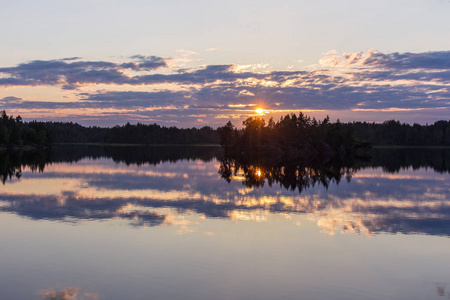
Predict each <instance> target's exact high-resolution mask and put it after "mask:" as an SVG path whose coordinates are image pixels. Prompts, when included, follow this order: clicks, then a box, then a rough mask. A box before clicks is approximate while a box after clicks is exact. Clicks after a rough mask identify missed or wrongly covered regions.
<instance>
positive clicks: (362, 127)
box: [218, 112, 450, 157]
mask: <svg viewBox="0 0 450 300" xmlns="http://www.w3.org/2000/svg"><path fill="white" fill-rule="evenodd" d="M218 133H219V136H220V140H221V145H222V146H223V148H224V149H225V150H226V151H231V150H232V151H234V152H239V153H243V152H245V153H253V154H254V153H262V152H270V153H271V155H272V156H274V155H275V156H280V155H287V156H292V155H294V156H303V157H311V156H314V155H321V156H323V155H324V154H326V153H328V154H330V153H340V154H345V153H350V152H352V151H355V150H358V149H362V148H364V147H367V146H369V145H398V146H450V121H444V120H441V121H436V122H435V123H434V124H432V125H428V124H427V125H420V124H417V123H415V124H413V125H409V124H406V123H400V122H399V121H395V120H389V121H385V122H383V123H381V124H380V123H374V122H373V123H369V122H349V123H341V122H340V121H339V120H337V122H335V123H332V122H330V118H329V117H328V116H327V117H326V118H325V119H324V120H319V121H318V120H316V119H315V118H310V117H308V116H306V115H304V114H303V113H301V112H300V114H299V115H298V116H297V115H296V114H287V115H285V116H283V117H281V118H280V120H279V121H274V120H273V119H272V118H271V119H270V120H269V121H268V122H266V121H265V120H264V119H263V118H261V117H250V118H248V119H247V120H245V121H244V122H243V128H242V129H238V128H236V127H235V126H234V125H233V124H232V123H231V122H228V123H227V124H226V125H225V126H222V127H219V128H218Z"/></svg>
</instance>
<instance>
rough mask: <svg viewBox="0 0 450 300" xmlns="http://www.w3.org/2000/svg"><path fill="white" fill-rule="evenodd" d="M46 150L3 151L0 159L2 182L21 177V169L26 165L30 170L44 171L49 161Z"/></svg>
mask: <svg viewBox="0 0 450 300" xmlns="http://www.w3.org/2000/svg"><path fill="white" fill-rule="evenodd" d="M49 155H50V154H49V152H48V151H13V152H6V153H3V155H2V156H1V159H0V176H1V180H2V183H3V184H5V182H6V181H7V180H8V179H9V180H11V179H13V178H18V179H19V178H20V177H22V170H23V169H24V168H25V167H28V168H29V169H30V170H31V171H32V172H44V168H45V165H46V164H47V163H48V161H49Z"/></svg>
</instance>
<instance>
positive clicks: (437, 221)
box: [0, 147, 450, 236]
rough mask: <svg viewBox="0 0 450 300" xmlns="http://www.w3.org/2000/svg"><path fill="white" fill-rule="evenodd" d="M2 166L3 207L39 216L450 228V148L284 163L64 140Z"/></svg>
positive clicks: (7, 157)
mask: <svg viewBox="0 0 450 300" xmlns="http://www.w3.org/2000/svg"><path fill="white" fill-rule="evenodd" d="M1 171H2V179H3V183H4V185H3V188H2V190H1V192H0V211H3V212H9V213H14V214H17V215H21V216H24V217H27V218H30V219H34V220H42V219H45V220H58V221H66V222H80V221H83V220H110V219H115V220H124V221H126V222H127V223H128V224H130V225H132V226H148V227H151V226H160V225H173V226H179V227H180V228H182V230H183V231H189V229H188V226H189V222H190V221H188V220H186V218H185V216H186V215H187V214H190V213H195V214H197V216H198V218H197V220H196V221H195V222H201V218H202V217H207V218H222V219H242V220H253V221H264V220H267V219H269V218H270V217H271V215H272V214H274V213H276V214H284V215H286V217H288V216H289V215H292V214H306V215H308V216H309V217H310V219H312V220H314V221H315V222H316V223H317V225H318V226H320V227H321V228H322V229H323V230H324V231H325V232H327V233H328V234H333V233H335V232H336V231H341V232H349V233H351V232H354V233H365V234H375V233H378V232H389V233H404V234H412V233H421V234H428V235H442V236H449V235H450V201H449V199H450V183H449V182H450V180H449V179H450V176H449V172H450V151H449V150H444V149H440V150H439V149H438V150H431V149H422V150H418V149H382V150H376V151H374V153H373V159H372V160H371V161H354V160H347V161H335V162H333V163H332V164H327V165H312V166H299V165H292V164H291V165H287V166H274V165H264V164H262V163H259V164H246V163H243V162H237V161H234V160H231V159H227V158H223V157H221V151H220V148H217V147H177V148H174V147H152V148H147V147H58V148H56V149H54V150H53V152H52V153H49V152H47V153H45V152H44V153H42V152H40V153H34V154H33V153H32V152H22V153H20V152H15V153H9V154H4V156H3V158H2V160H1ZM218 173H219V174H218ZM224 179H225V180H224ZM195 222H193V223H195Z"/></svg>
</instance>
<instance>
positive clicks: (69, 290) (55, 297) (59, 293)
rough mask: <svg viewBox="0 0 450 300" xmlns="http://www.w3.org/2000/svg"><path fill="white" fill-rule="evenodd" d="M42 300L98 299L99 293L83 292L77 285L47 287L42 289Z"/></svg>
mask: <svg viewBox="0 0 450 300" xmlns="http://www.w3.org/2000/svg"><path fill="white" fill-rule="evenodd" d="M39 294H40V295H41V299H42V300H98V299H99V295H98V294H96V293H87V292H82V291H81V290H80V288H77V287H66V288H63V289H61V290H54V289H46V290H41V291H40V293H39Z"/></svg>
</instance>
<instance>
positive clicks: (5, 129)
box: [0, 111, 50, 149]
mask: <svg viewBox="0 0 450 300" xmlns="http://www.w3.org/2000/svg"><path fill="white" fill-rule="evenodd" d="M49 144H50V138H49V136H48V133H47V130H46V128H45V126H44V124H42V123H39V122H35V121H33V122H29V123H25V122H23V120H22V118H21V117H20V116H17V117H15V118H14V117H13V116H8V115H7V114H6V112H5V111H2V112H1V113H0V148H7V149H14V148H22V147H25V146H27V147H33V148H42V147H45V146H48V145H49Z"/></svg>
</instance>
